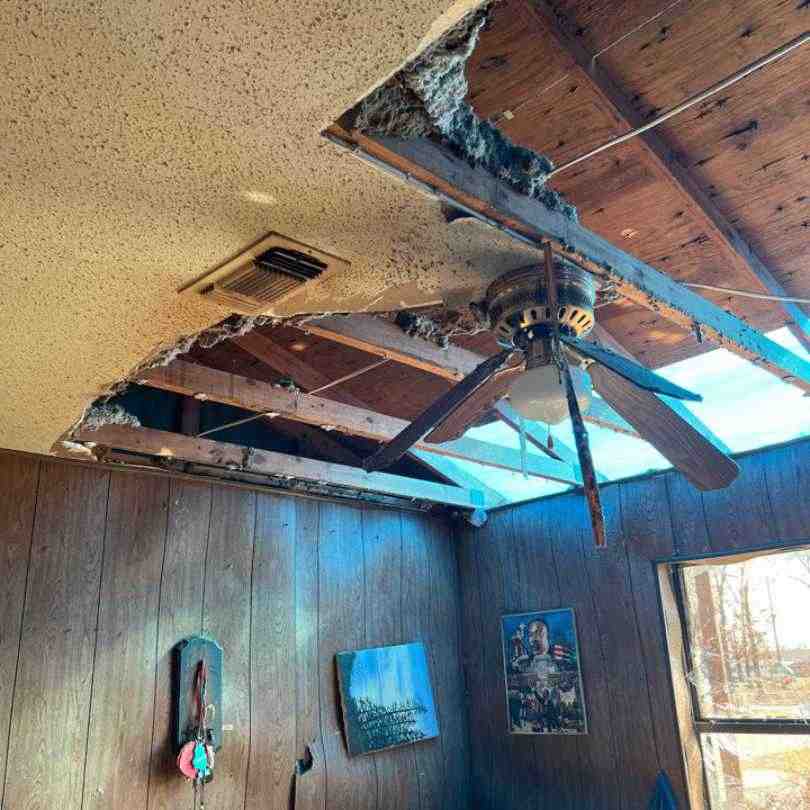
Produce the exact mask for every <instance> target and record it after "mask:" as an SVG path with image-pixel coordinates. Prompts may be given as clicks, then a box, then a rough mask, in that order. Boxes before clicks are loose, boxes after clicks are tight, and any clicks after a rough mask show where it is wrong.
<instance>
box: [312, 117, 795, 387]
mask: <svg viewBox="0 0 810 810" xmlns="http://www.w3.org/2000/svg"><path fill="white" fill-rule="evenodd" d="M328 132H329V134H330V135H331V136H332V138H333V140H336V141H338V142H339V141H341V140H342V142H343V144H344V146H346V147H347V148H349V149H351V150H352V154H354V155H356V156H358V157H361V158H364V157H365V158H372V159H373V162H374V165H376V166H378V167H380V166H385V167H386V170H392V171H393V173H394V174H396V175H397V176H401V177H402V178H403V179H405V180H406V181H408V182H415V183H417V184H419V185H420V187H421V188H422V189H423V190H425V191H429V192H430V193H433V194H434V196H436V197H437V198H438V199H441V200H443V201H445V202H448V203H450V204H451V205H453V204H456V205H460V206H463V207H464V208H465V210H468V211H470V212H473V214H474V215H475V216H477V217H481V218H482V219H483V221H485V222H487V223H489V224H491V225H493V226H495V227H498V228H502V229H506V230H507V231H508V232H510V233H511V234H513V235H515V236H519V237H521V238H524V239H526V240H527V241H529V242H531V243H533V244H536V245H538V246H539V245H540V244H541V242H542V241H543V240H548V241H550V242H551V243H552V244H553V245H554V246H555V249H556V250H558V251H559V252H560V253H562V254H563V255H565V256H568V257H569V258H571V259H572V260H573V261H577V262H579V263H580V264H581V265H583V266H585V267H586V268H587V269H589V270H590V271H592V272H593V273H595V274H597V275H599V276H601V277H602V278H604V279H605V280H606V281H609V282H611V283H613V284H614V285H615V288H616V291H617V292H618V293H619V295H622V296H624V297H625V298H627V299H629V300H631V301H634V302H636V303H638V304H641V305H642V306H644V307H646V308H647V309H650V310H652V311H654V312H657V313H659V314H660V315H662V316H663V317H665V318H667V319H668V320H670V321H672V322H673V323H676V324H678V325H679V326H681V327H682V328H684V329H686V330H689V331H693V330H694V329H695V328H696V326H700V327H701V329H702V331H703V334H704V335H705V337H706V338H707V339H709V340H712V341H714V342H715V343H717V344H719V345H721V346H724V347H725V348H727V349H728V350H729V351H732V352H734V353H735V354H738V355H740V356H741V357H744V358H746V359H747V360H749V361H751V362H752V363H755V364H756V365H758V366H760V367H761V368H764V369H766V370H767V371H770V372H771V373H772V374H775V375H776V376H778V377H779V378H780V379H782V380H784V381H785V382H790V383H792V384H793V385H796V386H798V387H799V388H802V389H803V390H805V391H808V392H810V362H808V361H807V360H804V359H803V358H801V357H798V356H797V355H796V354H794V353H793V352H791V351H789V350H788V349H785V348H784V347H783V346H780V345H779V344H778V343H776V342H775V341H773V340H771V339H770V338H768V337H766V336H765V335H763V334H762V333H761V332H759V331H758V330H756V329H754V328H753V327H751V326H749V325H748V324H746V323H745V322H743V321H741V320H740V319H739V318H737V317H735V316H734V315H732V314H731V313H729V312H726V311H725V310H723V309H721V308H720V307H718V306H716V305H715V304H713V303H712V302H711V301H709V300H708V299H706V298H703V297H701V296H699V295H697V294H696V293H694V292H692V291H691V290H690V289H688V288H687V287H684V286H683V285H681V284H679V283H678V282H677V281H675V280H674V279H672V278H670V277H669V276H667V275H665V274H664V273H661V272H659V271H658V270H655V269H654V268H653V267H651V266H650V265H648V264H646V263H645V262H643V261H641V260H640V259H637V258H635V257H634V256H631V255H630V254H628V253H625V252H624V251H623V250H621V249H620V248H617V247H616V246H615V245H612V244H611V243H610V242H608V241H607V240H606V239H602V238H601V237H600V236H597V235H596V234H594V233H592V232H591V231H589V230H588V229H587V228H584V227H583V226H582V225H580V224H579V223H577V222H574V221H572V220H570V219H568V218H567V217H566V216H564V214H563V213H562V212H561V211H557V210H553V209H550V208H548V207H547V206H546V205H544V204H543V203H542V202H540V201H539V200H536V199H533V198H531V197H526V196H524V195H522V194H519V193H518V192H517V191H515V190H514V189H512V188H511V187H510V186H509V185H508V184H507V183H505V182H504V181H502V180H500V179H498V178H497V177H494V176H492V175H490V174H488V173H487V172H485V171H483V170H481V169H476V168H474V167H471V166H470V164H469V163H468V162H467V161H465V160H462V159H460V158H458V157H457V156H456V155H454V154H452V153H451V152H450V151H449V150H447V149H445V148H444V147H442V146H440V145H439V144H436V143H433V142H432V141H429V140H425V139H414V140H407V139H402V138H389V137H374V138H370V137H366V136H364V135H362V134H360V133H357V132H353V133H351V134H349V133H346V132H345V131H343V130H341V129H340V128H339V127H337V126H336V125H332V126H331V127H330V128H329V131H328ZM388 167H390V169H389V168H388Z"/></svg>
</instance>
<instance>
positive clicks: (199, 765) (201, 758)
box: [191, 742, 208, 776]
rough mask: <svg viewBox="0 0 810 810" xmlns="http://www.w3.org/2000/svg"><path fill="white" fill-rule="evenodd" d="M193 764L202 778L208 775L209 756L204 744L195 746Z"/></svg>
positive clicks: (199, 743)
mask: <svg viewBox="0 0 810 810" xmlns="http://www.w3.org/2000/svg"><path fill="white" fill-rule="evenodd" d="M191 764H192V765H193V766H194V770H195V771H197V773H198V774H199V775H200V776H206V775H207V774H208V755H207V754H206V753H205V745H204V744H203V743H201V742H198V743H196V745H195V746H194V756H193V757H192V758H191Z"/></svg>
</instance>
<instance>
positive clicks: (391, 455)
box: [363, 349, 513, 472]
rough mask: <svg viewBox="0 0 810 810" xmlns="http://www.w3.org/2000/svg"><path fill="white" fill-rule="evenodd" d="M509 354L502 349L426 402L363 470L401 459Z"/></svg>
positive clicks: (509, 352)
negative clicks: (415, 415)
mask: <svg viewBox="0 0 810 810" xmlns="http://www.w3.org/2000/svg"><path fill="white" fill-rule="evenodd" d="M512 354H513V351H512V349H504V350H503V351H502V352H498V354H494V355H492V357H488V358H487V359H486V360H484V362H483V363H479V365H477V366H476V367H475V368H474V369H473V370H472V371H471V372H470V373H469V374H468V375H467V376H466V377H465V378H464V379H463V380H461V382H458V383H456V384H455V385H454V386H453V387H452V388H451V389H450V390H449V391H448V392H447V393H446V394H445V395H444V396H442V397H439V398H438V399H437V400H436V401H435V402H434V403H433V404H432V405H429V406H428V407H427V408H426V409H425V410H424V411H423V412H422V413H421V414H420V415H419V416H417V417H416V419H414V420H413V422H411V423H410V425H408V427H406V428H404V429H403V430H401V431H400V432H399V433H398V434H397V435H396V436H394V438H393V439H391V441H390V442H387V443H386V444H384V445H383V446H382V447H380V449H379V450H377V452H376V453H373V454H372V455H370V456H369V457H368V458H367V459H366V460H365V461H364V462H363V468H364V469H365V470H366V472H373V471H374V470H384V469H385V468H386V467H390V466H391V465H392V464H393V463H394V462H396V461H398V460H399V459H400V458H402V456H403V455H404V454H405V453H407V452H408V450H409V449H410V448H411V447H412V446H413V445H414V444H416V443H417V442H420V441H422V439H423V438H424V437H425V436H426V435H427V434H428V433H430V431H432V430H433V429H434V428H435V427H436V426H437V425H440V424H441V423H442V422H444V420H445V419H447V418H448V417H449V416H450V415H451V414H453V413H454V412H455V411H456V410H457V409H458V408H460V407H461V406H462V405H463V404H464V402H466V400H467V399H468V398H469V397H471V396H472V395H473V394H474V393H475V392H476V391H477V390H478V389H479V388H480V387H481V386H482V385H484V383H486V382H487V381H488V380H489V378H490V377H491V376H492V375H493V374H495V372H497V371H498V369H499V368H500V367H501V366H502V365H503V364H504V363H505V362H506V360H507V359H508V358H509V357H510V356H511V355H512Z"/></svg>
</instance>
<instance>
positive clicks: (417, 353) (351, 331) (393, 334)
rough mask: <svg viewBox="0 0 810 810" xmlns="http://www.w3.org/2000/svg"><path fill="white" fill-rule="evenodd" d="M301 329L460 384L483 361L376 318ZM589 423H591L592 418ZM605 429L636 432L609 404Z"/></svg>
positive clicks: (506, 415)
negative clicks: (611, 428)
mask: <svg viewBox="0 0 810 810" xmlns="http://www.w3.org/2000/svg"><path fill="white" fill-rule="evenodd" d="M299 328H301V329H303V330H305V331H306V332H310V333H311V334H313V335H317V336H318V337H323V338H327V339H328V340H332V341H334V342H335V343H342V344H343V345H345V346H353V347H354V348H356V349H362V350H363V351H364V352H368V353H369V354H377V355H379V356H380V357H389V358H390V359H391V360H394V361H396V362H397V363H402V364H403V365H407V366H412V367H413V368H419V369H421V370H422V371H427V372H428V373H430V374H435V375H436V376H437V377H443V378H444V379H446V380H451V381H453V382H458V381H459V380H460V379H462V378H463V377H465V376H466V375H467V374H469V373H470V372H471V371H472V370H473V369H474V368H475V367H476V366H477V365H478V364H479V363H480V362H481V360H482V359H483V358H482V357H481V355H479V354H476V353H475V352H471V351H469V350H468V349H464V348H462V347H461V346H454V345H453V344H450V345H449V346H448V347H447V348H446V349H442V348H440V347H438V346H435V345H434V344H432V343H430V342H428V341H427V340H423V339H422V338H418V337H411V336H410V335H406V334H405V333H404V332H403V331H402V330H401V329H400V328H399V327H397V326H396V325H394V324H393V323H391V322H390V321H386V320H382V319H381V318H375V317H374V316H373V315H359V314H358V315H352V316H350V317H339V316H330V317H328V318H315V319H312V320H309V321H305V322H304V323H301V324H299ZM494 410H495V412H496V413H497V414H498V416H499V417H500V418H501V419H502V420H503V421H504V422H506V423H507V424H508V425H510V426H511V427H515V424H516V423H517V419H518V417H517V414H516V413H515V411H514V409H513V408H511V407H510V406H509V405H508V403H506V402H504V401H501V402H499V403H498V404H497V405H496V406H495V408H494ZM585 419H586V421H591V420H590V417H589V416H588V415H586V416H585ZM592 421H594V423H595V424H600V425H601V426H603V427H611V424H615V425H616V428H617V429H618V430H619V432H620V433H627V432H628V431H629V432H630V433H633V429H632V428H631V427H630V426H629V425H628V424H627V422H625V421H624V419H622V418H621V417H620V416H619V415H618V414H616V413H614V412H613V410H612V409H611V408H610V407H609V406H608V405H607V404H605V405H604V407H602V408H600V411H599V420H598V421H597V420H592ZM527 438H528V440H529V441H530V442H532V444H534V445H535V446H537V447H539V446H541V445H544V444H545V439H544V438H540V433H539V432H538V431H536V430H530V431H527ZM555 451H556V452H557V454H558V455H559V456H561V457H562V459H563V461H568V462H569V463H572V464H573V463H574V462H575V459H576V453H575V452H574V451H573V449H571V448H570V447H567V446H566V445H564V444H562V443H561V442H558V443H557V445H556V447H555Z"/></svg>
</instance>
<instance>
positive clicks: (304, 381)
mask: <svg viewBox="0 0 810 810" xmlns="http://www.w3.org/2000/svg"><path fill="white" fill-rule="evenodd" d="M231 340H232V341H233V342H234V343H235V344H236V345H237V346H239V347H240V348H241V349H243V350H244V351H246V352H248V353H249V354H251V355H252V356H253V357H255V358H256V359H257V360H259V361H260V362H262V363H264V364H265V365H266V366H269V367H270V368H273V369H275V370H276V371H278V372H280V373H281V374H286V375H287V376H289V377H291V378H292V380H293V381H294V382H295V384H296V385H298V386H300V387H301V388H303V389H304V390H306V391H311V390H313V389H316V388H323V387H325V386H327V385H329V384H330V379H329V378H328V377H327V376H326V375H325V374H323V373H322V372H320V371H318V369H316V368H314V367H313V366H311V365H310V364H309V363H307V362H306V361H305V360H304V359H303V358H302V357H299V356H297V355H296V354H295V353H294V352H291V351H289V350H288V349H285V348H284V347H283V346H280V345H279V344H278V343H276V342H275V341H274V340H271V339H270V338H268V337H266V336H265V335H262V334H260V333H259V332H256V331H253V332H247V333H246V334H244V335H241V336H238V337H234V338H231ZM341 400H342V401H343V402H347V403H349V404H351V405H355V406H356V407H359V408H366V407H368V406H367V403H365V402H363V401H361V400H359V399H358V398H357V397H355V396H352V395H351V394H349V393H347V392H345V391H343V392H341ZM310 430H312V428H310ZM325 435H327V436H328V434H325ZM332 442H333V443H334V444H339V443H338V442H335V441H334V440H332ZM410 455H411V456H413V457H414V458H415V459H416V460H417V461H418V462H419V463H421V464H423V465H424V466H425V467H427V468H428V469H430V470H433V472H435V473H437V474H438V475H439V476H440V477H441V478H444V479H447V480H449V481H450V482H451V483H453V484H456V485H458V486H462V487H466V488H467V489H475V490H479V491H481V492H486V493H487V495H488V497H489V500H490V501H492V502H493V503H494V502H504V503H505V502H506V499H505V498H504V497H503V496H502V495H501V494H500V493H499V492H496V491H495V490H494V489H492V488H491V487H489V486H487V485H486V484H485V483H484V482H483V481H479V480H478V479H475V478H474V477H473V476H472V475H470V474H468V473H466V472H464V471H463V470H461V468H460V467H459V466H458V464H454V463H453V462H450V461H448V460H447V459H443V458H442V457H441V456H438V455H436V454H435V453H428V452H425V451H422V450H417V451H415V452H413V453H410ZM335 458H336V459H337V460H339V461H340V460H341V458H340V456H335ZM350 463H351V464H356V465H357V466H360V463H361V462H360V460H359V459H357V460H356V461H353V462H350ZM473 485H474V486H473Z"/></svg>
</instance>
